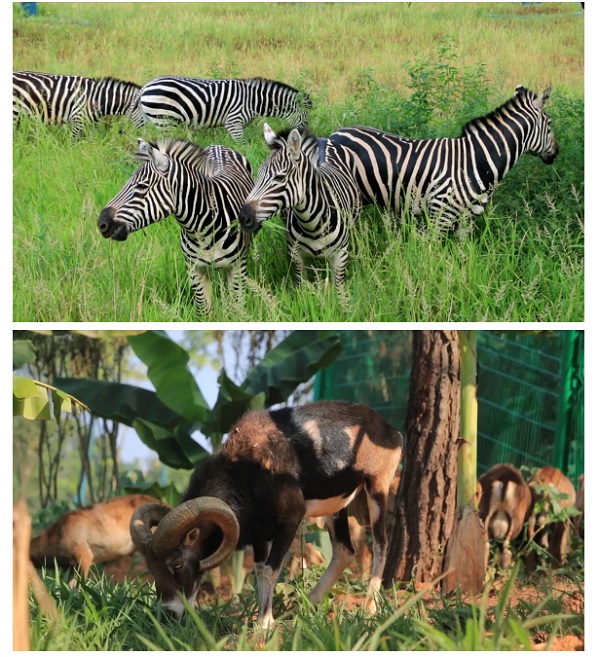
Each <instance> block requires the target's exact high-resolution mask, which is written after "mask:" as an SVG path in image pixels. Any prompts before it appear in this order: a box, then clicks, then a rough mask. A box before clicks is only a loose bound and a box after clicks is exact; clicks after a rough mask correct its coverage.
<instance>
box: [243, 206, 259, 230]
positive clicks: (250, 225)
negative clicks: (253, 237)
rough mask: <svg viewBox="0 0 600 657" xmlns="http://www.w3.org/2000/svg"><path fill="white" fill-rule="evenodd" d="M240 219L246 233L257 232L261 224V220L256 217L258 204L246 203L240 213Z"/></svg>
mask: <svg viewBox="0 0 600 657" xmlns="http://www.w3.org/2000/svg"><path fill="white" fill-rule="evenodd" d="M238 221H239V222H240V226H241V227H242V230H243V231H244V232H245V233H256V232H257V231H258V230H259V229H260V226H261V223H262V222H261V221H260V220H259V219H258V218H257V217H256V204H255V203H245V204H244V205H243V206H242V209H241V210H240V213H239V215H238Z"/></svg>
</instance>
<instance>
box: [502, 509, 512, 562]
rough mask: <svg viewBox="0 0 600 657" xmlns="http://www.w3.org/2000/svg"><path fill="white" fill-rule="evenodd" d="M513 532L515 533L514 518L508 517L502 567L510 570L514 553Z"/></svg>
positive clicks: (503, 544) (503, 543)
mask: <svg viewBox="0 0 600 657" xmlns="http://www.w3.org/2000/svg"><path fill="white" fill-rule="evenodd" d="M513 532H514V523H513V518H512V516H511V515H508V531H507V532H506V536H505V538H504V541H503V542H502V557H501V559H500V565H501V566H502V568H510V564H511V563H512V552H511V551H510V542H511V541H512V538H513Z"/></svg>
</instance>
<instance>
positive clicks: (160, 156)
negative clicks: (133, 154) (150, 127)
mask: <svg viewBox="0 0 600 657" xmlns="http://www.w3.org/2000/svg"><path fill="white" fill-rule="evenodd" d="M148 155H149V157H150V161H151V162H152V164H154V166H155V167H156V169H157V170H158V171H159V172H160V173H166V172H167V169H168V168H169V158H168V157H167V156H166V155H165V154H164V153H161V152H160V151H159V150H158V148H154V147H152V146H150V145H148Z"/></svg>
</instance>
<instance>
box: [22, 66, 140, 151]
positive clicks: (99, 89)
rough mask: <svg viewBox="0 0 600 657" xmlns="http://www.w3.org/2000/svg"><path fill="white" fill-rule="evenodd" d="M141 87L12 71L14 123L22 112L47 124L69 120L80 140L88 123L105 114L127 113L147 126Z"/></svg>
mask: <svg viewBox="0 0 600 657" xmlns="http://www.w3.org/2000/svg"><path fill="white" fill-rule="evenodd" d="M139 92H140V86H139V85H137V84H134V83H133V82H126V81H124V80H117V79H115V78H110V77H107V78H84V77H81V76H79V75H55V74H53V73H36V72H32V71H15V72H14V73H13V123H18V121H19V119H20V118H21V116H22V115H28V116H34V117H37V118H39V119H41V120H42V121H43V122H44V123H50V124H56V123H70V124H71V126H72V135H73V137H74V138H75V139H78V138H79V137H81V135H82V134H83V128H84V125H85V124H86V123H93V122H96V121H99V120H100V118H101V117H103V116H112V115H127V116H128V117H129V118H131V119H132V121H133V123H134V124H135V126H136V127H138V128H140V127H142V126H143V125H144V117H143V115H142V113H141V110H140V109H139V107H138V97H139Z"/></svg>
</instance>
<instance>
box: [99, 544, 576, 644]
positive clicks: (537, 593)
mask: <svg viewBox="0 0 600 657" xmlns="http://www.w3.org/2000/svg"><path fill="white" fill-rule="evenodd" d="M245 565H248V566H249V565H250V564H245ZM104 570H105V572H108V573H110V574H111V575H112V576H113V577H114V578H115V579H117V580H118V581H121V580H123V579H124V578H125V577H136V576H143V577H144V578H145V579H146V578H148V577H149V576H148V575H147V572H146V566H145V563H144V560H143V559H142V558H141V557H140V556H138V555H134V556H132V557H124V558H123V559H120V560H118V561H114V562H112V563H109V564H105V566H104ZM556 589H557V590H558V591H560V595H562V601H563V611H564V612H565V613H583V605H584V600H583V596H582V595H581V592H580V591H579V589H578V587H577V586H576V585H575V584H573V583H572V582H571V581H569V580H567V579H565V578H561V579H560V581H559V582H557V584H556ZM498 593H499V591H494V590H492V591H491V593H490V597H489V602H490V604H491V605H493V604H494V603H495V601H496V598H497V596H498ZM213 595H214V589H212V587H211V585H210V583H207V584H206V585H205V587H204V588H203V589H201V591H200V598H201V599H202V598H205V599H206V600H209V599H210V598H211V597H212V596H213ZM219 595H221V596H222V597H224V598H227V597H229V596H230V595H231V586H230V584H229V580H228V578H226V577H223V578H222V581H221V586H220V587H219ZM546 596H547V591H546V590H543V589H541V588H540V587H536V586H534V585H521V586H517V585H515V587H514V589H513V592H512V594H511V604H512V605H514V606H516V605H517V603H518V602H519V601H526V602H531V603H535V602H537V601H539V600H542V599H544V598H545V597H546ZM557 597H559V595H558V594H557ZM353 602H354V603H355V604H356V606H359V605H360V604H362V602H363V598H362V597H361V596H351V595H346V596H345V599H344V604H345V605H346V607H352V606H353ZM548 639H549V637H548V636H546V635H544V633H542V632H540V633H539V635H538V636H536V637H535V639H534V641H535V645H534V647H535V650H551V651H576V650H584V639H583V638H579V637H577V636H575V635H572V634H571V635H566V636H563V637H555V638H554V639H552V640H551V641H550V642H548Z"/></svg>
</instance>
